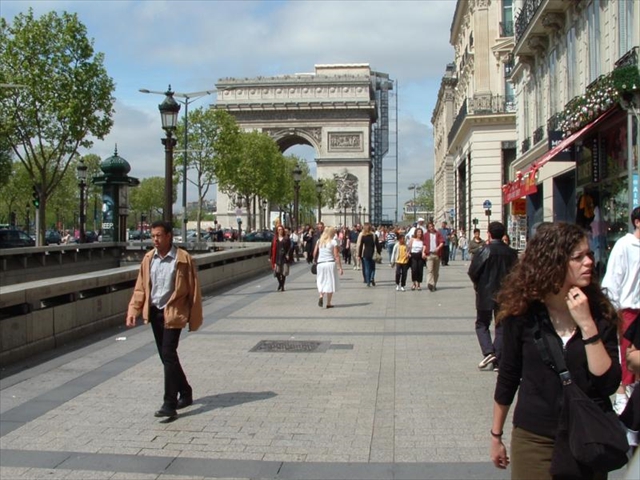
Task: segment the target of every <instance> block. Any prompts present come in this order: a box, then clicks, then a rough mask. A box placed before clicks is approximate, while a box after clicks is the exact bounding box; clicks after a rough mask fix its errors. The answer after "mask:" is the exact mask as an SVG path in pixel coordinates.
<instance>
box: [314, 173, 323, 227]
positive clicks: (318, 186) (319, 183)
mask: <svg viewBox="0 0 640 480" xmlns="http://www.w3.org/2000/svg"><path fill="white" fill-rule="evenodd" d="M323 188H324V184H323V183H322V180H318V181H317V182H316V193H317V194H318V221H319V222H320V221H322V189H323Z"/></svg>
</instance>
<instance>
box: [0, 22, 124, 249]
mask: <svg viewBox="0 0 640 480" xmlns="http://www.w3.org/2000/svg"><path fill="white" fill-rule="evenodd" d="M103 63H104V56H103V54H101V53H95V52H94V49H93V40H89V39H88V38H87V30H86V28H85V26H84V25H83V24H82V23H81V22H80V21H79V20H78V17H77V15H75V14H69V13H66V12H64V13H62V14H60V15H59V14H58V13H56V12H49V13H47V14H45V15H43V16H41V17H40V18H35V17H34V14H33V10H32V9H29V11H28V13H26V14H24V13H21V14H19V15H17V16H16V17H15V18H14V21H13V24H9V23H8V22H7V21H6V20H5V19H4V18H0V83H12V84H20V85H24V86H25V87H24V88H17V89H0V137H6V138H7V139H8V142H9V144H10V146H11V149H12V150H13V152H14V154H15V155H16V157H17V158H18V159H19V160H20V162H21V163H22V164H23V165H24V166H25V168H26V170H27V172H28V173H29V176H30V178H31V181H32V182H33V185H35V186H36V188H37V189H38V191H39V193H40V227H41V228H40V230H41V235H43V234H44V226H45V225H46V218H45V215H46V208H47V199H48V197H49V196H51V195H52V193H53V192H54V190H55V189H56V187H57V186H58V185H59V184H60V182H61V181H62V179H63V178H64V176H65V174H66V172H67V170H68V169H69V165H70V164H71V162H72V160H73V158H74V156H75V155H76V152H77V151H78V148H79V147H84V148H90V147H91V146H92V144H93V142H92V141H91V138H92V137H93V138H98V139H103V138H104V136H105V135H106V134H108V133H109V131H110V130H111V127H112V125H113V120H112V118H111V117H112V115H113V104H114V101H115V99H114V98H113V97H112V94H113V91H114V89H115V85H114V82H113V80H112V79H111V78H110V77H109V76H108V75H107V71H106V69H105V68H104V65H103ZM29 190H31V189H29ZM40 240H41V241H42V236H41V239H40Z"/></svg>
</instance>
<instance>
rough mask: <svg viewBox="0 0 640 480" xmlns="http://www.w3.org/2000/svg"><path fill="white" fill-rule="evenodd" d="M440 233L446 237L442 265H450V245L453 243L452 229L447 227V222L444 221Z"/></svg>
mask: <svg viewBox="0 0 640 480" xmlns="http://www.w3.org/2000/svg"><path fill="white" fill-rule="evenodd" d="M439 232H440V235H442V238H443V239H444V246H443V247H442V255H441V259H442V265H443V266H445V267H446V266H447V265H449V245H450V244H451V229H450V228H449V227H447V222H442V228H441V229H440V230H439Z"/></svg>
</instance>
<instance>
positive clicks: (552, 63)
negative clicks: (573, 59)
mask: <svg viewBox="0 0 640 480" xmlns="http://www.w3.org/2000/svg"><path fill="white" fill-rule="evenodd" d="M557 73H558V72H557V68H556V50H555V49H553V50H551V53H549V113H550V114H554V113H556V112H557V111H558V106H557V105H558V78H557V77H556V75H557Z"/></svg>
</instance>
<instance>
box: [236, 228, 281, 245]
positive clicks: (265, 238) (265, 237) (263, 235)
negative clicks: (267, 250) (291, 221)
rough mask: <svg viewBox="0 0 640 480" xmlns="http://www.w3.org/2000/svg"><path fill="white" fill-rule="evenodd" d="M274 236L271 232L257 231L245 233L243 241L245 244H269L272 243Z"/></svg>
mask: <svg viewBox="0 0 640 480" xmlns="http://www.w3.org/2000/svg"><path fill="white" fill-rule="evenodd" d="M274 236H275V234H274V233H273V232H272V231H271V230H258V231H256V232H250V233H247V234H246V235H245V236H244V238H243V240H244V241H245V242H269V243H271V241H273V237H274Z"/></svg>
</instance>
